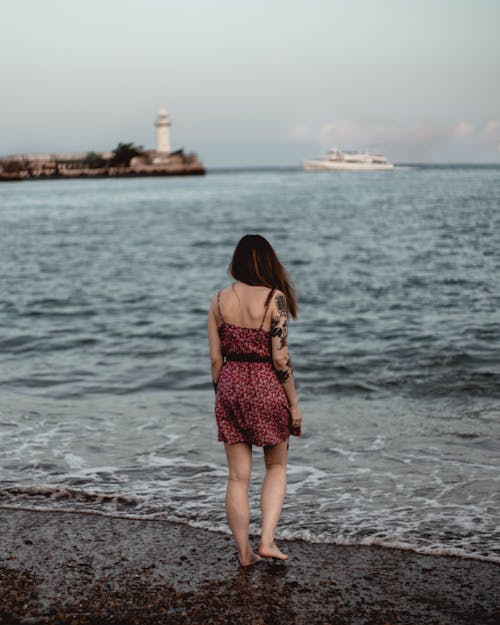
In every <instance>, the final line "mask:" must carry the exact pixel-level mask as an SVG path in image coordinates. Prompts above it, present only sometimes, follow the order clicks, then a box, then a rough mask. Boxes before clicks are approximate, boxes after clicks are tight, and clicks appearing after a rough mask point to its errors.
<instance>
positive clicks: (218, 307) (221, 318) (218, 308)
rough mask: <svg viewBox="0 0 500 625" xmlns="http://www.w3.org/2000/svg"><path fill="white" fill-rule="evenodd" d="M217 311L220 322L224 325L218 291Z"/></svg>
mask: <svg viewBox="0 0 500 625" xmlns="http://www.w3.org/2000/svg"><path fill="white" fill-rule="evenodd" d="M217 311H218V313H219V317H220V320H221V321H222V323H224V317H223V316H222V313H221V311H220V291H217Z"/></svg>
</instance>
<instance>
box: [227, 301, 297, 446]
mask: <svg viewBox="0 0 500 625" xmlns="http://www.w3.org/2000/svg"><path fill="white" fill-rule="evenodd" d="M218 298H219V294H218V296H217V299H218ZM271 299H272V292H271V294H270V296H269V298H268V302H267V305H266V310H265V312H264V317H263V319H262V323H261V324H260V327H259V328H245V327H242V326H237V325H234V324H232V323H227V322H226V321H224V319H223V317H222V315H221V313H220V306H219V316H220V318H221V319H222V323H221V324H220V326H219V336H220V339H221V346H222V354H223V356H224V361H225V362H224V365H223V367H222V369H221V372H220V374H219V379H218V380H217V393H216V397H215V416H216V419H217V426H218V430H219V433H218V439H219V441H223V442H225V443H238V442H245V443H248V444H250V445H258V446H260V447H263V446H267V445H276V444H277V443H281V442H282V441H285V440H287V439H288V437H289V436H290V434H293V435H294V436H300V435H301V431H300V428H294V429H292V428H291V417H290V411H289V409H288V401H287V397H286V395H285V391H284V390H283V386H282V384H281V382H280V381H279V380H278V377H277V375H276V371H275V369H274V367H273V363H272V359H271V333H270V332H268V331H266V330H264V329H263V328H262V325H263V323H264V319H265V317H266V313H267V311H268V308H269V304H270V302H271Z"/></svg>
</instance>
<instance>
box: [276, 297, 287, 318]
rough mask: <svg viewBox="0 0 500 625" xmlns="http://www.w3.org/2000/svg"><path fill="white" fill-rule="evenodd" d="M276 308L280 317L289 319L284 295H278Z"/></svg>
mask: <svg viewBox="0 0 500 625" xmlns="http://www.w3.org/2000/svg"><path fill="white" fill-rule="evenodd" d="M275 301H276V308H277V309H278V312H279V315H280V317H288V313H287V310H286V299H285V296H284V295H283V293H278V295H276V300H275Z"/></svg>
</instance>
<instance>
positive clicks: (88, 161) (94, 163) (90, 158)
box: [83, 152, 107, 169]
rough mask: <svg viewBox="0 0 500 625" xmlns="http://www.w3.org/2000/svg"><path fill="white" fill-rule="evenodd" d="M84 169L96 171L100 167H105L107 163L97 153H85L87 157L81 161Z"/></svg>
mask: <svg viewBox="0 0 500 625" xmlns="http://www.w3.org/2000/svg"><path fill="white" fill-rule="evenodd" d="M83 163H84V165H85V167H88V168H89V169H98V168H100V167H106V164H107V161H106V160H105V159H104V158H103V157H102V156H101V155H100V154H97V152H87V155H86V157H85V159H84V161H83Z"/></svg>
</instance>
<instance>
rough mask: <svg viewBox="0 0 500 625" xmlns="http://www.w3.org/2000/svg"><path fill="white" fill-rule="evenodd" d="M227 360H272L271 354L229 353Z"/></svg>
mask: <svg viewBox="0 0 500 625" xmlns="http://www.w3.org/2000/svg"><path fill="white" fill-rule="evenodd" d="M225 361H226V362H228V361H233V362H271V358H270V357H269V356H258V355H257V354H228V355H227V356H226V357H225Z"/></svg>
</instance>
